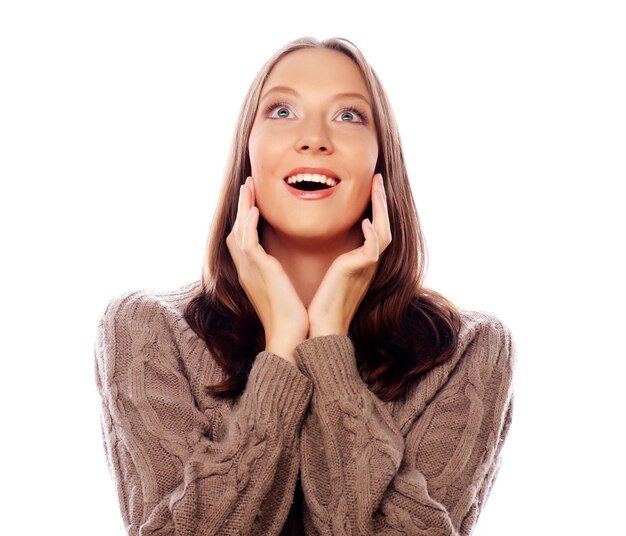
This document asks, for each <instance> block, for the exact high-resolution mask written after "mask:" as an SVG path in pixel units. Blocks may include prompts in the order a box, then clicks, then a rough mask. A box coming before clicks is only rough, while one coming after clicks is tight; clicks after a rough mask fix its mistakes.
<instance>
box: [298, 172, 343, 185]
mask: <svg viewBox="0 0 626 536" xmlns="http://www.w3.org/2000/svg"><path fill="white" fill-rule="evenodd" d="M302 181H307V182H321V183H323V184H327V185H328V186H335V185H336V184H337V182H338V181H337V180H335V179H331V178H330V177H326V176H325V175H318V174H316V173H298V174H297V175H293V176H291V177H288V178H287V183H288V184H295V183H296V182H302Z"/></svg>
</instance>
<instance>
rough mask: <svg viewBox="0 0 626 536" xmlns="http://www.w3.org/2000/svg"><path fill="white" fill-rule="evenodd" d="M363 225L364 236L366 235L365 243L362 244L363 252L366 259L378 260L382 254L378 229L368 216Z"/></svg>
mask: <svg viewBox="0 0 626 536" xmlns="http://www.w3.org/2000/svg"><path fill="white" fill-rule="evenodd" d="M361 226H362V227H363V236H364V237H365V243H364V244H363V245H362V246H361V249H362V253H363V255H364V256H365V258H366V259H370V260H372V261H373V262H377V261H378V257H379V256H380V240H379V238H378V234H377V233H376V229H374V226H373V225H372V222H371V221H370V220H369V219H368V218H365V219H364V220H363V222H362V225H361Z"/></svg>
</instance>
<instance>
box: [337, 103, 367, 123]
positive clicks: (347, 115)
mask: <svg viewBox="0 0 626 536" xmlns="http://www.w3.org/2000/svg"><path fill="white" fill-rule="evenodd" d="M339 117H341V122H342V123H346V122H347V123H366V122H367V116H366V115H365V113H364V112H362V111H361V110H359V109H358V108H355V107H354V106H349V107H348V108H344V109H343V111H342V112H341V115H340V116H339ZM351 118H352V119H351Z"/></svg>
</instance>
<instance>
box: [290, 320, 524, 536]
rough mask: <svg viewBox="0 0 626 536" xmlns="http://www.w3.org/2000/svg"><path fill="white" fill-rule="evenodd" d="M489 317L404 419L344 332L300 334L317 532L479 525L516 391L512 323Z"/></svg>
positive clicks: (303, 446) (459, 535)
mask: <svg viewBox="0 0 626 536" xmlns="http://www.w3.org/2000/svg"><path fill="white" fill-rule="evenodd" d="M485 319H486V321H483V322H482V324H481V325H480V327H479V329H478V330H477V335H475V337H474V339H473V340H472V341H470V343H469V344H468V346H467V347H466V349H465V351H464V353H463V354H462V355H461V358H460V359H459V360H458V362H457V363H456V365H454V367H453V368H452V366H451V369H450V374H449V376H448V377H447V379H446V381H445V382H442V385H441V386H437V388H436V389H434V388H432V385H431V386H430V387H429V386H428V385H427V386H425V387H424V389H422V390H420V387H421V386H420V385H418V389H417V390H415V391H413V392H412V394H411V396H414V397H416V398H419V397H421V396H424V392H425V391H428V390H429V388H430V389H431V390H432V391H433V393H432V398H430V399H429V400H427V401H426V402H424V405H423V409H422V410H421V412H420V413H419V415H417V416H416V417H415V418H414V419H413V420H412V421H411V422H407V423H402V424H397V423H396V422H395V421H394V418H393V417H392V414H391V410H390V409H389V407H388V406H387V405H385V404H384V403H383V402H382V401H381V400H380V399H378V398H377V397H376V396H375V395H374V394H373V393H372V392H371V391H370V390H369V389H368V387H367V385H366V384H365V383H364V382H363V381H362V379H361V377H360V376H359V373H358V371H357V368H356V362H355V356H354V347H353V345H352V342H351V340H350V338H349V337H348V336H347V335H326V336H322V337H317V338H314V339H309V340H307V341H304V342H302V343H300V345H299V346H298V347H297V349H296V353H297V358H298V366H299V367H300V369H301V370H302V371H303V373H304V374H306V375H307V376H308V377H309V378H310V379H311V381H312V382H313V385H314V392H313V397H312V400H311V408H310V411H309V415H308V416H307V417H306V419H305V421H304V422H303V425H302V429H301V433H300V456H301V461H300V466H301V479H302V489H303V492H304V496H305V521H306V525H308V526H310V527H314V529H315V531H314V532H310V533H311V534H319V535H328V536H331V535H332V536H339V535H349V534H359V535H364V534H368V535H369V534H385V535H428V536H435V535H437V536H451V535H454V536H466V535H469V534H470V533H471V532H472V529H473V527H474V524H475V522H476V520H477V518H478V514H479V513H480V510H481V508H482V506H483V504H484V501H485V500H486V498H487V496H488V494H489V491H490V489H491V485H492V483H493V480H494V478H495V475H496V473H497V470H498V468H499V462H500V451H501V448H502V445H503V442H504V439H505V437H506V436H507V433H508V428H509V424H510V422H511V412H512V400H513V394H512V373H513V369H514V346H513V342H512V339H511V335H510V332H509V331H508V329H507V328H506V327H504V326H503V325H502V324H501V323H500V322H499V321H498V320H497V319H495V318H494V317H490V316H485ZM444 365H445V364H444ZM436 375H437V372H435V376H436ZM435 376H431V378H432V377H435ZM431 383H432V382H431ZM434 383H435V384H436V383H437V382H436V381H435V382H434ZM428 396H430V395H428Z"/></svg>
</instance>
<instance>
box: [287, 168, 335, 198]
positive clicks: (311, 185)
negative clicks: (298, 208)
mask: <svg viewBox="0 0 626 536" xmlns="http://www.w3.org/2000/svg"><path fill="white" fill-rule="evenodd" d="M284 182H285V184H286V185H287V188H288V189H289V191H290V192H291V193H292V194H293V195H295V196H296V197H299V198H300V199H309V200H314V199H324V198H326V197H328V196H330V195H332V194H333V193H334V192H335V191H336V190H337V188H338V186H339V184H340V183H341V181H340V180H339V179H334V178H330V177H326V176H324V175H317V174H308V173H302V174H298V175H294V176H292V177H287V178H285V180H284Z"/></svg>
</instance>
